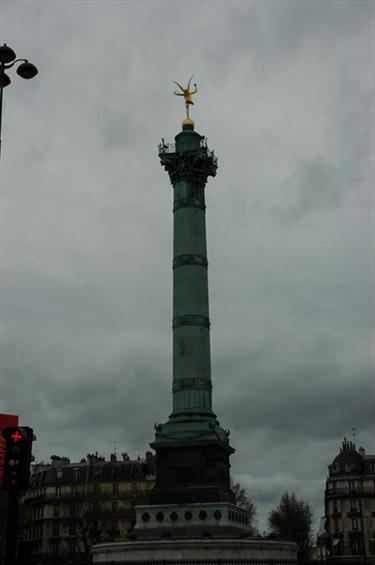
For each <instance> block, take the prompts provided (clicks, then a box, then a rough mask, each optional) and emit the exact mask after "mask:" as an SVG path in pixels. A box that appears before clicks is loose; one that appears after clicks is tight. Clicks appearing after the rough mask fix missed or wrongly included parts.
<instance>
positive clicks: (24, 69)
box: [17, 61, 38, 79]
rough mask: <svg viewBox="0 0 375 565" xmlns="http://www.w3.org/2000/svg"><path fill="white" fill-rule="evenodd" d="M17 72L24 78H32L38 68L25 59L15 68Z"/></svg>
mask: <svg viewBox="0 0 375 565" xmlns="http://www.w3.org/2000/svg"><path fill="white" fill-rule="evenodd" d="M17 74H18V75H19V76H20V77H22V78H26V79H30V78H34V77H35V75H37V74H38V69H37V68H36V66H35V65H33V64H32V63H29V62H28V61H26V62H25V63H21V65H20V66H19V67H18V68H17Z"/></svg>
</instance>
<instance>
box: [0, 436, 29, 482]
mask: <svg viewBox="0 0 375 565" xmlns="http://www.w3.org/2000/svg"><path fill="white" fill-rule="evenodd" d="M2 434H3V436H4V438H5V441H6V443H5V456H4V474H3V483H2V488H3V489H4V490H10V491H22V490H27V489H28V487H29V479H30V465H31V460H32V459H31V449H32V443H33V439H34V438H35V436H34V434H33V430H32V429H31V428H29V427H27V426H21V427H10V428H3V430H2Z"/></svg>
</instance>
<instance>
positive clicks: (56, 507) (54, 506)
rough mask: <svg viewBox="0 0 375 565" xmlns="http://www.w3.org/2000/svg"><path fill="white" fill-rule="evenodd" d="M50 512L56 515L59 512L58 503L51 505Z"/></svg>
mask: <svg viewBox="0 0 375 565" xmlns="http://www.w3.org/2000/svg"><path fill="white" fill-rule="evenodd" d="M52 514H53V516H58V515H59V514H60V508H59V505H58V504H54V505H53V510H52Z"/></svg>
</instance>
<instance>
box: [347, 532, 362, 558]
mask: <svg viewBox="0 0 375 565" xmlns="http://www.w3.org/2000/svg"><path fill="white" fill-rule="evenodd" d="M350 549H351V553H352V555H359V554H360V553H361V548H360V543H359V539H358V538H357V537H354V536H353V537H352V539H351V540H350Z"/></svg>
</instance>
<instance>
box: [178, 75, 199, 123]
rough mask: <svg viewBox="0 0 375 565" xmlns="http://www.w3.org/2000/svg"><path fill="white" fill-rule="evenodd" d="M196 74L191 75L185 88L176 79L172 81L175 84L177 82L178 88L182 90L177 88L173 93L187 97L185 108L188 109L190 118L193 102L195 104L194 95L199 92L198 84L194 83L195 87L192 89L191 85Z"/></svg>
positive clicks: (187, 115) (187, 114)
mask: <svg viewBox="0 0 375 565" xmlns="http://www.w3.org/2000/svg"><path fill="white" fill-rule="evenodd" d="M193 76H194V75H191V77H190V78H189V81H188V84H187V87H186V88H183V86H181V84H179V83H178V82H177V81H176V80H173V81H172V82H174V83H175V84H177V86H178V88H179V89H180V91H181V92H180V91H178V90H175V91H174V92H173V94H175V95H176V96H183V97H184V99H185V110H186V117H187V119H188V120H189V119H190V116H189V108H190V106H191V105H192V104H194V102H193V99H192V96H193V94H195V93H196V92H198V87H197V85H196V84H195V83H194V85H193V86H194V89H193V90H190V85H191V79H192V78H193Z"/></svg>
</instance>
